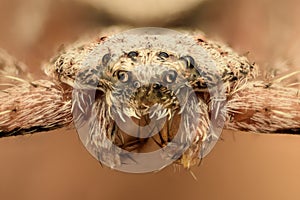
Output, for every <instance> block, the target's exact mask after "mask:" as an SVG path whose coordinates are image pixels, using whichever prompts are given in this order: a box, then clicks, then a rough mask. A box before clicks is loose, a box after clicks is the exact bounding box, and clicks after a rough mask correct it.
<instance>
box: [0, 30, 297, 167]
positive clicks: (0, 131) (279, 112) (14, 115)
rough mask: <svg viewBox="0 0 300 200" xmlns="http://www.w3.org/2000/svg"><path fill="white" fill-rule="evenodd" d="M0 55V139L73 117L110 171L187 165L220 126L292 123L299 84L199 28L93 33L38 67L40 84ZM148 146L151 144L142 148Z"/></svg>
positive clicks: (270, 129)
mask: <svg viewBox="0 0 300 200" xmlns="http://www.w3.org/2000/svg"><path fill="white" fill-rule="evenodd" d="M3 57H4V58H2V60H3V62H2V65H1V67H2V68H3V70H2V76H1V78H2V79H1V81H3V82H4V81H6V83H8V84H6V87H5V88H4V89H3V90H1V93H0V96H1V101H0V102H1V104H0V137H7V136H16V135H24V134H30V133H36V132H43V131H48V130H53V129H57V128H62V127H65V126H69V125H70V124H71V123H72V122H74V124H75V128H76V129H77V131H78V133H79V135H80V138H81V139H82V141H83V142H84V143H85V145H86V147H87V148H88V150H89V151H90V152H91V153H92V154H93V155H94V156H95V157H96V158H97V159H98V160H99V161H100V162H101V163H105V164H106V165H108V166H109V167H111V168H117V169H121V170H124V171H131V170H132V169H129V168H128V166H131V167H132V166H134V169H133V170H134V171H137V172H146V171H148V170H149V168H151V167H149V165H153V166H152V168H151V170H149V171H153V170H154V169H156V170H159V169H161V168H163V167H165V166H167V165H168V164H170V163H173V162H175V163H177V164H179V165H182V166H183V167H184V168H188V169H189V168H190V167H191V166H194V165H197V163H199V162H200V160H201V158H203V157H204V156H205V155H206V154H207V153H208V152H209V151H210V150H211V148H212V147H213V145H214V144H215V143H216V141H217V140H218V138H219V135H220V132H221V130H222V128H226V129H232V130H243V131H253V132H262V133H276V132H283V131H291V132H293V133H297V132H298V131H299V128H300V95H299V90H298V89H297V88H295V87H292V86H290V87H288V86H286V85H285V84H284V83H283V80H285V79H287V78H289V77H291V76H294V75H296V74H297V73H298V72H295V73H292V74H289V75H287V76H283V77H281V78H278V79H274V80H272V81H265V80H263V79H259V78H258V73H259V70H258V66H257V65H256V64H255V63H251V62H250V61H249V60H248V59H247V58H246V57H245V56H240V55H238V54H237V53H236V52H234V51H233V50H232V49H231V48H229V47H228V46H226V45H224V44H222V43H220V42H216V41H213V40H210V39H207V38H206V36H205V35H204V34H203V33H202V32H199V31H186V32H182V33H180V32H176V31H171V30H167V29H158V28H147V29H134V30H130V31H125V32H121V31H119V32H114V33H112V34H99V35H98V36H97V37H96V38H93V39H84V40H82V41H79V42H76V43H74V44H72V45H70V46H68V47H66V48H64V49H62V50H61V51H60V52H59V53H58V54H57V55H56V56H55V57H53V58H52V59H51V60H50V61H49V62H48V63H47V64H46V65H45V66H44V69H45V73H46V74H47V76H48V79H45V80H36V81H27V80H28V78H27V77H26V73H21V72H22V71H24V70H23V69H22V68H21V67H19V66H20V64H17V62H16V61H14V62H12V61H11V60H13V58H10V57H9V56H8V55H6V56H3ZM7 63H13V64H14V65H15V66H16V67H15V68H16V70H15V71H10V72H9V71H8V70H7V68H5V67H7V66H8V64H7ZM10 65H11V64H10ZM5 69H6V70H5ZM17 73H19V74H17ZM24 74H25V75H24ZM149 143H153V144H155V145H156V148H154V149H150V150H149V149H147V148H146V150H145V148H144V147H145V146H146V145H147V144H149ZM162 149H163V151H161V150H162ZM153 152H155V154H152V153H153ZM146 155H147V156H149V157H147V156H146ZM145 157H146V159H145ZM145 160H146V161H145ZM153 160H156V161H157V163H156V164H153ZM158 160H159V161H158ZM143 161H144V163H143ZM145 163H146V164H145ZM153 167H154V168H153Z"/></svg>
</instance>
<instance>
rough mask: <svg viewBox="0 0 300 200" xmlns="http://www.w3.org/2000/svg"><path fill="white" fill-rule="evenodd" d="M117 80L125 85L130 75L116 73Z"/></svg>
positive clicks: (125, 72) (122, 72)
mask: <svg viewBox="0 0 300 200" xmlns="http://www.w3.org/2000/svg"><path fill="white" fill-rule="evenodd" d="M117 77H118V80H119V81H121V82H122V83H126V82H128V81H129V80H130V74H129V72H127V71H118V72H117Z"/></svg>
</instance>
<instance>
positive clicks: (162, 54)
mask: <svg viewBox="0 0 300 200" xmlns="http://www.w3.org/2000/svg"><path fill="white" fill-rule="evenodd" d="M158 57H160V58H169V54H168V53H166V52H163V51H162V52H160V53H159V54H158Z"/></svg>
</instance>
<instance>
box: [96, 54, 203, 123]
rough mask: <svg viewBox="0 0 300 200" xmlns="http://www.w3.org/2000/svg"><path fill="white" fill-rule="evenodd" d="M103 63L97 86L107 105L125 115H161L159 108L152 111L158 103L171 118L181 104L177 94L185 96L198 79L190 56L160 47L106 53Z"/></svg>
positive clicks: (179, 96) (198, 76)
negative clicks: (161, 49) (117, 55)
mask: <svg viewBox="0 0 300 200" xmlns="http://www.w3.org/2000/svg"><path fill="white" fill-rule="evenodd" d="M102 65H103V66H105V68H103V69H104V70H103V72H102V73H101V74H102V76H100V77H99V83H101V84H98V89H99V90H100V91H102V92H103V95H104V96H105V98H104V100H105V101H106V103H107V105H109V107H110V108H111V109H112V110H113V111H114V112H115V113H118V114H119V115H122V114H124V115H125V116H126V117H137V118H139V117H142V116H144V115H147V114H150V115H151V116H156V117H158V118H161V117H162V116H159V115H160V114H161V113H160V112H156V113H151V112H154V110H155V107H161V108H163V109H164V111H163V112H162V113H164V115H169V116H168V117H169V118H171V117H172V113H174V111H175V110H178V109H179V107H180V105H179V104H180V101H179V99H178V98H187V96H188V95H189V94H188V93H189V92H192V91H193V86H195V82H196V81H197V80H200V79H201V76H200V74H199V73H198V72H197V71H196V70H195V69H194V65H195V61H194V59H193V58H192V57H191V56H179V55H176V54H175V53H172V52H166V51H160V50H147V49H142V50H134V51H130V52H124V54H123V55H121V56H120V57H118V58H114V56H113V55H110V54H106V55H104V56H103V58H102ZM156 114H158V115H156Z"/></svg>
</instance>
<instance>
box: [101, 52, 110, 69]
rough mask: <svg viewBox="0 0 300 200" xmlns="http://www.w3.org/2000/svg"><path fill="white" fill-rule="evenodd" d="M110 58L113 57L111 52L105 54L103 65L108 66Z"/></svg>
mask: <svg viewBox="0 0 300 200" xmlns="http://www.w3.org/2000/svg"><path fill="white" fill-rule="evenodd" d="M110 59H111V55H110V53H107V54H105V55H104V56H103V57H102V64H103V66H107V64H108V62H109V61H110Z"/></svg>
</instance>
